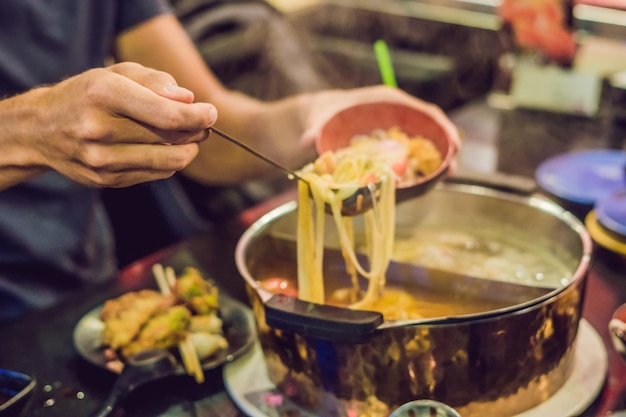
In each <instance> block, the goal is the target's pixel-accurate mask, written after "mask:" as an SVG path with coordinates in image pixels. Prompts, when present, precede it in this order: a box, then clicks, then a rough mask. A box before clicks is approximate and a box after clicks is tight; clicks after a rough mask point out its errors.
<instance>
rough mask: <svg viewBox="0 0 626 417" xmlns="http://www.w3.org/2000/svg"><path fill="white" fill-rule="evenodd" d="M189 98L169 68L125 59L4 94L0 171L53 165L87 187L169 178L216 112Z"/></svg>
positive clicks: (182, 165) (189, 154) (0, 114)
mask: <svg viewBox="0 0 626 417" xmlns="http://www.w3.org/2000/svg"><path fill="white" fill-rule="evenodd" d="M193 100H194V96H193V93H192V92H191V91H189V90H186V89H183V88H181V87H178V86H177V85H176V82H175V80H174V79H173V78H172V77H171V76H170V75H168V74H166V73H164V72H160V71H155V70H152V69H148V68H145V67H143V66H141V65H138V64H131V63H121V64H116V65H112V66H110V67H108V68H101V69H93V70H89V71H86V72H84V73H82V74H80V75H76V76H74V77H71V78H68V79H66V80H64V81H62V82H60V83H58V84H55V85H53V86H48V87H42V88H38V89H35V90H32V91H30V92H28V93H25V94H23V95H20V96H16V97H13V98H11V99H7V100H4V101H2V102H0V121H2V123H3V124H4V125H3V127H2V128H1V130H0V143H1V144H2V146H3V148H4V149H7V150H8V152H5V153H4V155H2V156H0V172H2V170H5V171H6V172H9V173H11V172H19V171H20V170H21V171H24V172H27V171H28V170H31V171H33V172H41V171H42V170H45V169H53V170H56V171H58V172H60V173H61V174H63V175H65V176H67V177H68V178H71V179H73V180H75V181H77V182H79V183H81V184H84V185H87V186H90V187H124V186H129V185H133V184H136V183H140V182H145V181H151V180H156V179H162V178H166V177H169V176H171V175H173V174H174V173H175V172H176V171H179V170H181V169H183V168H185V167H186V166H187V165H188V164H189V163H190V162H191V161H192V160H193V159H194V158H195V156H196V155H197V153H198V143H199V142H201V141H203V140H205V139H207V138H208V136H209V131H208V128H209V127H211V126H212V125H213V123H215V120H216V118H217V111H216V109H215V107H214V106H213V105H211V104H208V103H193ZM3 116H6V118H5V117H3ZM7 123H8V125H7ZM42 168H43V169H42ZM17 181H19V178H17ZM17 181H14V182H17ZM2 185H4V187H1V188H6V186H10V185H11V184H0V186H2Z"/></svg>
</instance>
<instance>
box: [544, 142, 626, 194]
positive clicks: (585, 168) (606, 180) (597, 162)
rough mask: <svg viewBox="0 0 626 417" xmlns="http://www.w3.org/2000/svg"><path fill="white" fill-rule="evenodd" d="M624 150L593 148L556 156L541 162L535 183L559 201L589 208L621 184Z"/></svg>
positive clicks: (625, 154) (625, 162)
mask: <svg viewBox="0 0 626 417" xmlns="http://www.w3.org/2000/svg"><path fill="white" fill-rule="evenodd" d="M624 165H626V151H618V150H610V149H596V150H586V151H575V152H569V153H566V154H561V155H557V156H555V157H552V158H550V159H547V160H546V161H544V162H542V163H541V165H539V168H538V169H537V172H536V174H535V177H536V180H537V183H538V184H539V185H540V186H541V187H542V188H543V189H544V190H546V191H547V192H549V193H551V194H553V195H555V196H557V197H559V198H562V199H563V200H566V201H569V202H573V203H578V204H588V205H593V204H595V203H596V201H598V200H599V199H601V198H603V197H604V196H606V195H607V194H608V193H610V192H613V191H614V190H616V189H618V188H619V187H623V185H624Z"/></svg>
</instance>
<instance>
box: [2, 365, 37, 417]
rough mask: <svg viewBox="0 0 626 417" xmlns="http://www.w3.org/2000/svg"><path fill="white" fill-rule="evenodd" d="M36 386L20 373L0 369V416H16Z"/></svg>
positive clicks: (30, 378)
mask: <svg viewBox="0 0 626 417" xmlns="http://www.w3.org/2000/svg"><path fill="white" fill-rule="evenodd" d="M36 386H37V381H36V380H35V378H33V377H32V376H30V375H26V374H23V373H21V372H15V371H9V370H6V369H0V416H1V417H14V416H18V415H19V414H20V413H21V412H22V410H23V409H24V406H25V405H26V403H27V402H28V399H29V398H30V395H31V394H32V392H33V391H34V389H35V387H36Z"/></svg>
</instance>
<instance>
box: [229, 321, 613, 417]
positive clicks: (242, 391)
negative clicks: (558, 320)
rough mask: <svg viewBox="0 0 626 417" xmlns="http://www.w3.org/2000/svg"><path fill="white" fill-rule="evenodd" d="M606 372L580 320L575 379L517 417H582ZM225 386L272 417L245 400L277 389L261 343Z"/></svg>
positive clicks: (595, 341)
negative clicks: (269, 371) (272, 380)
mask: <svg viewBox="0 0 626 417" xmlns="http://www.w3.org/2000/svg"><path fill="white" fill-rule="evenodd" d="M607 369H608V356H607V352H606V347H605V346H604V342H603V341H602V338H601V337H600V335H599V334H598V332H597V331H596V330H595V329H594V328H593V326H592V325H591V324H589V322H587V321H586V320H581V322H580V326H579V329H578V341H577V342H576V351H575V359H574V369H573V372H572V375H571V376H570V377H569V379H568V380H567V381H565V384H563V387H561V389H560V390H558V391H557V392H556V393H555V394H554V395H553V396H552V397H550V398H549V399H548V400H546V401H545V402H543V403H541V404H539V405H538V406H536V407H534V408H531V409H530V410H528V411H525V412H523V413H521V414H518V415H517V416H515V417H573V416H577V415H579V414H580V413H582V412H583V411H585V410H586V409H587V407H589V406H590V405H591V403H592V402H593V401H594V400H595V399H596V397H597V396H598V394H599V393H600V390H601V389H602V386H603V385H604V380H605V378H606V373H607ZM224 385H225V386H226V390H227V391H228V393H229V394H230V397H231V398H232V399H233V401H234V402H235V404H237V406H238V407H239V408H240V409H241V411H243V412H244V413H246V414H247V415H249V416H250V417H269V416H268V415H267V414H265V413H263V412H261V411H260V410H259V409H258V408H257V407H256V406H255V405H254V404H252V403H251V402H250V401H248V399H247V398H246V394H248V393H251V392H255V391H262V390H270V389H273V388H274V385H273V384H272V382H271V381H270V380H269V377H268V375H267V369H266V367H265V360H264V358H263V352H262V350H261V347H260V345H259V344H258V343H257V344H256V345H255V347H254V348H253V349H252V351H251V352H248V353H247V354H246V355H245V356H243V357H241V358H240V359H239V360H237V361H235V362H232V363H229V364H227V365H226V366H224Z"/></svg>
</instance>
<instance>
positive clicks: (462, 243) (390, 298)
mask: <svg viewBox="0 0 626 417" xmlns="http://www.w3.org/2000/svg"><path fill="white" fill-rule="evenodd" d="M441 197H444V198H445V199H446V200H450V199H454V198H456V197H460V198H463V201H462V202H461V201H459V204H458V205H457V204H449V203H450V202H449V201H447V203H446V204H441V203H440V202H438V201H437V200H438V199H440V198H441ZM473 198H474V197H473V196H471V195H463V194H462V193H461V194H459V193H446V192H439V193H433V194H429V195H427V196H424V197H421V198H420V199H419V201H409V202H406V203H402V204H399V205H398V206H397V212H396V227H395V244H394V249H393V254H392V266H391V267H390V269H389V270H388V274H387V276H386V279H387V283H386V285H385V288H384V290H383V291H382V293H381V294H380V296H379V298H378V299H377V300H376V301H375V302H373V303H370V304H368V305H367V306H366V308H367V309H373V310H376V311H380V312H382V313H383V315H384V316H385V319H387V320H397V319H419V318H436V317H446V316H457V315H469V314H476V313H482V312H488V311H493V310H497V309H501V308H506V307H510V306H514V305H517V304H520V303H522V302H525V301H529V300H527V299H525V300H521V299H518V298H515V297H510V296H509V295H508V294H506V293H494V292H490V293H480V292H478V291H479V290H476V291H474V290H473V289H472V288H470V287H465V288H464V291H459V288H458V287H455V288H451V287H449V286H447V284H445V283H443V284H437V282H438V275H445V271H450V272H454V273H457V274H460V275H461V277H462V276H463V275H464V274H466V275H470V276H472V277H477V278H486V279H493V280H499V281H505V282H507V281H509V282H516V283H522V284H525V285H533V286H535V285H536V286H541V287H548V288H559V287H562V286H564V285H566V284H567V282H568V280H569V279H570V277H571V276H572V275H573V274H574V272H575V270H576V265H577V264H578V260H577V259H574V257H572V256H571V255H569V253H571V248H569V246H570V245H573V244H576V242H573V241H571V239H570V238H569V237H568V235H567V233H566V232H567V230H566V229H565V228H562V229H561V228H558V227H556V226H554V225H552V224H553V223H554V222H552V224H550V223H549V220H550V217H551V216H550V215H549V214H541V213H538V212H536V213H534V215H533V217H532V218H528V217H527V214H526V211H519V210H515V205H512V206H511V210H507V207H506V204H507V202H506V201H504V202H502V201H498V208H497V209H492V208H491V207H490V206H489V205H486V206H485V205H484V204H485V203H484V200H485V199H484V198H481V199H480V201H481V206H480V207H473V200H472V199H473ZM417 202H419V204H417ZM433 206H434V207H437V210H429V207H433ZM459 207H465V208H466V212H468V213H472V214H471V215H469V216H468V215H465V214H461V213H458V210H459ZM531 221H532V222H533V225H534V226H533V228H532V230H538V229H541V228H544V230H545V231H546V236H544V237H540V236H538V235H537V234H536V233H535V232H533V231H532V230H531V231H528V230H526V229H525V228H524V227H523V225H524V223H525V222H531ZM543 223H545V225H542V224H543ZM333 224H334V221H333V219H332V218H331V216H327V217H326V225H325V229H324V230H325V236H324V242H325V245H326V248H327V250H326V252H325V255H324V259H325V264H324V267H323V268H324V269H323V274H322V275H323V277H324V283H325V303H327V304H332V305H338V306H349V305H351V304H352V303H353V302H354V301H355V299H357V298H358V297H359V294H357V293H355V291H354V287H353V284H352V282H351V277H350V275H349V274H348V273H347V272H346V267H345V263H344V261H343V258H342V256H341V254H340V253H339V248H340V245H339V238H338V236H337V232H336V230H335V229H334V228H333ZM549 224H550V225H549ZM354 228H355V243H356V250H357V252H358V251H359V248H360V247H361V242H362V241H363V235H364V233H363V222H362V220H359V219H356V221H355V225H354ZM537 228H538V229H537ZM296 230H297V221H296V218H295V217H292V216H286V217H283V218H280V219H277V221H276V222H274V224H273V225H272V230H271V231H270V232H269V233H268V236H270V235H271V238H269V237H267V236H266V237H264V239H263V243H262V244H259V245H258V247H257V249H255V251H256V250H260V251H261V252H260V254H259V256H256V255H255V256H254V257H253V258H256V259H259V260H262V261H261V262H260V263H259V265H258V267H259V268H261V269H259V270H257V267H256V266H251V270H253V271H254V276H255V277H256V278H257V279H258V280H259V281H260V282H264V281H266V280H268V281H267V282H272V284H273V285H272V287H273V289H274V291H278V292H280V289H279V288H280V286H277V285H276V282H277V279H278V280H284V283H283V285H282V287H283V288H287V289H289V290H290V291H293V289H297V259H296V258H297V257H296V244H295V241H296V236H295V235H294V233H295V231H296ZM255 247H256V245H255ZM277 255H278V257H277ZM270 259H271V260H272V261H269V260H270ZM261 264H262V265H261ZM402 264H411V265H414V266H415V268H417V269H419V268H423V269H424V270H425V271H426V272H427V273H428V274H430V279H429V280H428V281H427V282H416V281H412V279H413V277H412V276H410V275H408V274H407V273H406V271H405V270H403V269H402V268H397V267H394V265H402ZM438 271H441V272H438ZM412 272H414V271H412ZM366 285H367V281H366V280H363V279H360V281H359V289H360V290H361V291H363V290H364V288H365V286H366Z"/></svg>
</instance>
